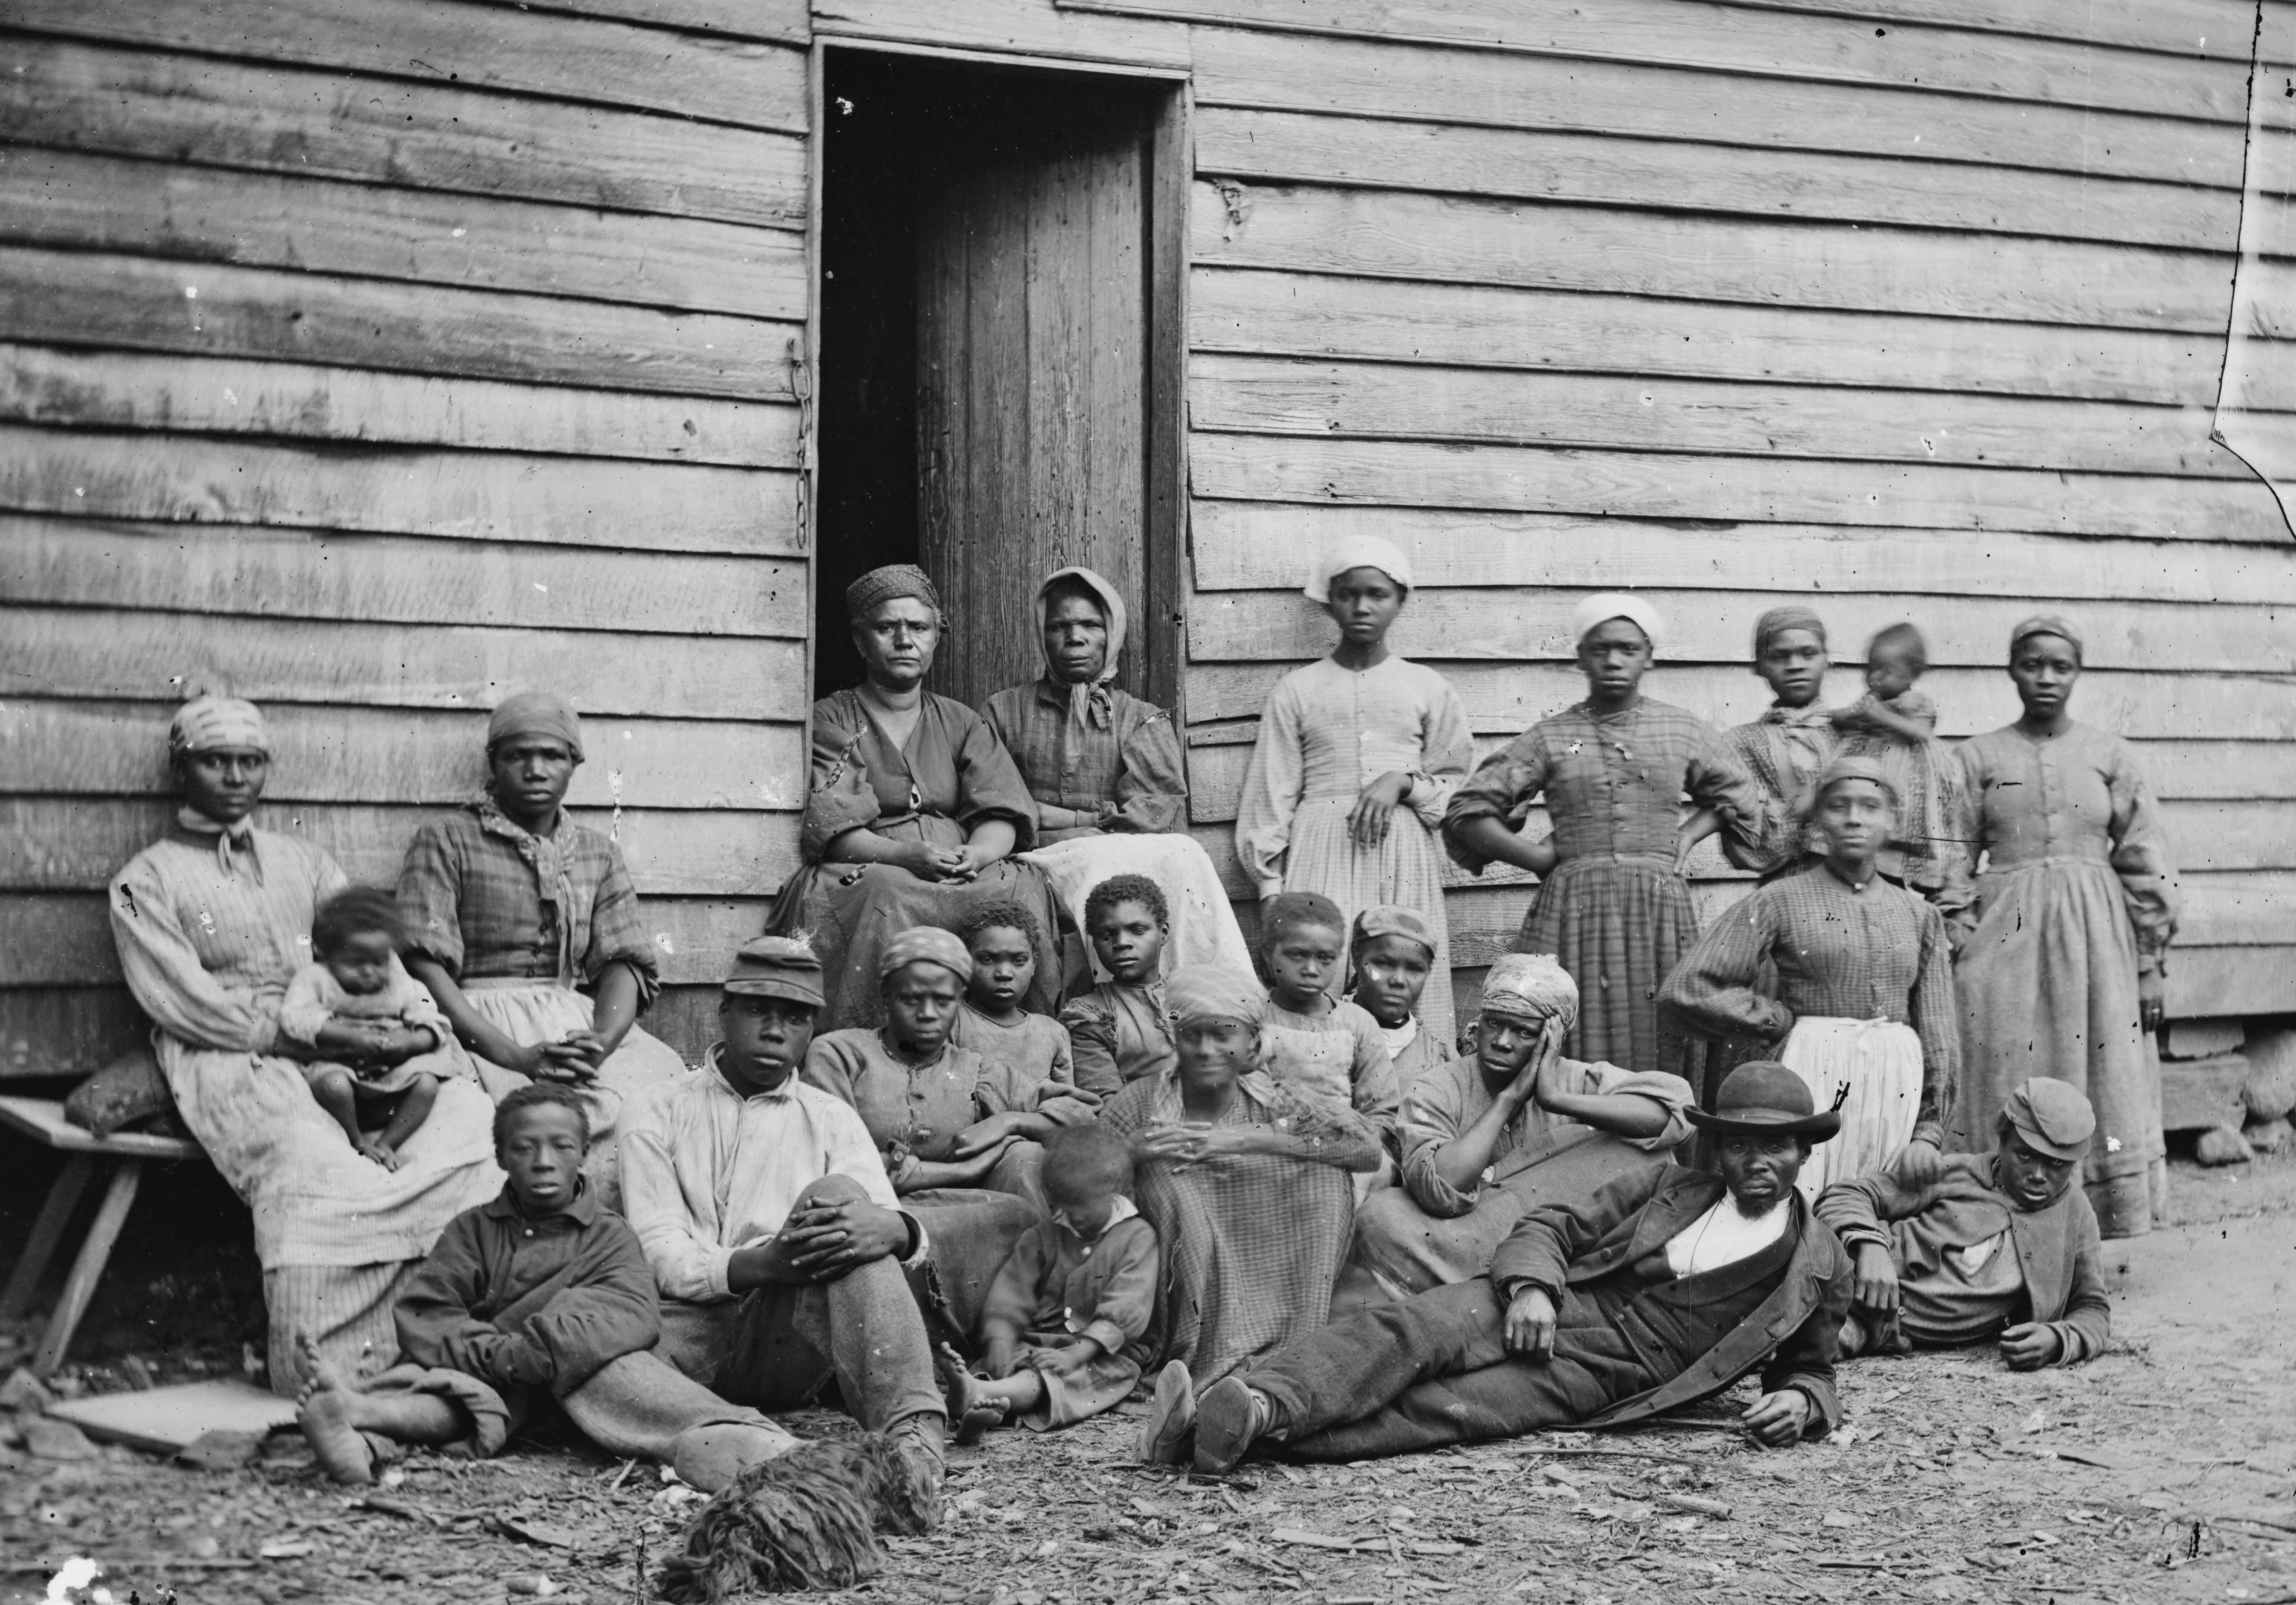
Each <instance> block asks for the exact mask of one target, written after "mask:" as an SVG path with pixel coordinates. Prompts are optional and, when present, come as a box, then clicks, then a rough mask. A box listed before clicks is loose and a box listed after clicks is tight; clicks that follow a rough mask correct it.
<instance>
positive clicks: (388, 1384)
mask: <svg viewBox="0 0 2296 1605" xmlns="http://www.w3.org/2000/svg"><path fill="white" fill-rule="evenodd" d="M589 1147H590V1126H589V1119H588V1116H587V1114H586V1111H585V1110H584V1107H583V1102H582V1095H581V1094H580V1093H578V1092H576V1091H575V1090H574V1089H572V1088H570V1087H568V1086H565V1085H562V1084H559V1083H556V1082H549V1081H537V1082H535V1083H533V1084H531V1085H527V1086H523V1087H521V1088H519V1089H518V1090H517V1091H516V1092H514V1093H512V1094H511V1095H510V1096H509V1097H507V1098H505V1099H504V1100H503V1101H502V1104H501V1106H500V1107H499V1108H498V1109H497V1110H496V1111H495V1157H496V1160H497V1161H498V1162H499V1163H500V1164H501V1166H502V1167H503V1169H504V1171H506V1172H507V1173H508V1174H509V1176H510V1180H509V1183H508V1184H507V1185H505V1186H504V1189H503V1191H502V1193H501V1196H499V1197H498V1198H496V1199H495V1200H494V1201H493V1202H491V1203H487V1204H482V1205H480V1206H479V1208H475V1209H469V1210H465V1211H464V1212H463V1214H461V1215H459V1216H455V1219H454V1220H452V1221H450V1222H448V1223H447V1229H446V1231H445V1232H442V1233H440V1234H439V1241H438V1242H437V1244H436V1245H434V1246H433V1247H432V1249H431V1250H430V1254H429V1255H428V1256H427V1257H425V1258H424V1260H423V1261H422V1266H421V1268H420V1269H419V1270H417V1271H416V1272H415V1273H414V1279H413V1281H412V1282H410V1283H409V1285H408V1287H407V1290H406V1294H405V1295H404V1296H403V1297H402V1298H400V1299H399V1301H398V1307H397V1309H396V1310H395V1312H394V1318H395V1320H396V1322H397V1325H398V1348H399V1355H400V1363H398V1365H395V1366H393V1367H392V1368H391V1369H390V1370H389V1371H387V1372H383V1373H382V1374H381V1376H379V1377H377V1378H375V1379H374V1380H373V1381H372V1382H370V1383H368V1384H367V1385H366V1386H365V1388H359V1387H357V1386H354V1385H353V1384H351V1383H350V1382H348V1380H345V1379H344V1378H343V1377H342V1376H341V1374H340V1372H337V1371H336V1370H335V1368H334V1367H333V1366H332V1364H331V1363H327V1362H325V1361H324V1360H323V1359H322V1358H321V1356H320V1355H319V1352H318V1348H317V1346H316V1344H314V1343H313V1342H311V1340H310V1339H309V1337H308V1335H307V1334H303V1335H300V1336H299V1339H298V1342H299V1344H300V1346H301V1349H302V1359H303V1363H304V1364H305V1366H306V1367H307V1368H308V1373H309V1376H310V1379H311V1380H310V1384H309V1386H308V1387H307V1388H305V1389H304V1390H303V1395H302V1398H301V1401H300V1402H301V1405H302V1408H301V1410H300V1411H299V1413H298V1417H297V1419H298V1421H299V1422H300V1424H301V1426H302V1429H303V1435H304V1437H307V1438H308V1439H309V1440H310V1444H311V1447H312V1449H313V1451H314V1452H315V1453H316V1454H317V1455H318V1457H319V1463H320V1464H321V1465H322V1466H324V1467H325V1468H326V1470H327V1471H328V1473H329V1475H331V1476H332V1477H333V1478H335V1479H336V1480H337V1481H338V1482H349V1483H367V1482H373V1480H374V1468H375V1466H376V1464H377V1463H379V1462H389V1461H394V1460H397V1459H398V1458H399V1457H400V1455H401V1454H403V1453H404V1449H403V1447H402V1445H414V1444H420V1445H444V1444H467V1445H469V1446H470V1448H471V1451H472V1452H473V1453H475V1454H481V1455H487V1454H496V1453H497V1452H498V1451H500V1450H501V1448H502V1447H503V1445H504V1443H505V1442H507V1441H508V1440H509V1438H510V1437H512V1435H513V1434H515V1433H518V1432H520V1431H522V1430H525V1429H530V1428H534V1427H538V1426H541V1425H544V1424H545V1423H546V1422H547V1421H550V1420H551V1419H552V1418H553V1417H554V1416H555V1415H556V1414H557V1413H558V1411H559V1410H560V1409H563V1411H564V1413H566V1415H567V1416H568V1417H569V1418H570V1419H571V1420H572V1421H573V1422H574V1423H575V1425H576V1426H578V1427H579V1428H581V1429H582V1430H583V1431H584V1432H585V1433H586V1434H587V1435H588V1436H589V1437H591V1438H592V1439H594V1441H595V1442H597V1443H598V1444H599V1445H601V1446H603V1447H604V1448H607V1449H610V1450H613V1451H615V1452H617V1453H620V1454H646V1455H652V1456H653V1457H655V1458H657V1459H661V1460H667V1461H669V1462H672V1463H674V1464H676V1466H677V1467H678V1469H679V1470H681V1471H682V1472H686V1473H690V1475H689V1478H688V1480H691V1481H696V1482H697V1483H699V1484H700V1485H701V1486H717V1484H718V1483H721V1482H722V1481H724V1480H725V1478H726V1476H727V1475H730V1469H731V1465H732V1464H734V1463H748V1462H754V1461H758V1460H765V1459H768V1458H770V1457H772V1456H773V1455H775V1454H779V1453H781V1452H782V1451H783V1450H784V1449H786V1448H787V1447H789V1446H790V1445H791V1443H792V1442H793V1441H794V1440H792V1439H791V1437H789V1436H788V1435H787V1434H785V1433H783V1432H782V1431H781V1430H780V1429H777V1428H775V1427H774V1426H773V1425H772V1424H771V1423H770V1422H768V1421H766V1419H765V1418H764V1417H763V1416H761V1415H759V1414H758V1413H757V1412H756V1411H754V1410H745V1409H742V1408H739V1407H737V1406H734V1405H730V1404H726V1403H725V1402H724V1401H722V1400H720V1399H718V1398H717V1397H716V1396H713V1395H712V1394H710V1393H709V1390H708V1389H706V1388H701V1386H699V1385H698V1384H696V1383H693V1382H690V1381H688V1380H686V1379H685V1378H684V1377H682V1376H680V1375H678V1373H677V1372H674V1371H672V1370H670V1369H669V1368H668V1366H667V1365H665V1364H663V1363H661V1362H660V1360H658V1359H656V1358H655V1357H654V1355H652V1352H650V1351H651V1350H652V1347H653V1344H654V1340H655V1339H656V1338H657V1337H659V1336H660V1331H661V1325H660V1321H659V1320H658V1319H657V1318H656V1315H655V1308H654V1285H653V1272H652V1269H651V1268H649V1267H648V1265H646V1261H645V1255H644V1251H643V1250H641V1249H640V1248H639V1247H638V1240H637V1238H636V1236H635V1234H634V1233H633V1232H631V1231H630V1229H629V1227H628V1226H627V1225H625V1224H623V1223H622V1221H621V1219H620V1217H619V1216H613V1215H610V1214H608V1213H607V1212H606V1211H605V1210H604V1209H603V1208H602V1207H601V1206H600V1204H599V1201H598V1199H597V1196H596V1194H595V1192H594V1191H593V1189H592V1188H591V1185H590V1183H588V1182H587V1181H586V1179H585V1178H584V1177H583V1175H582V1163H583V1159H584V1158H585V1156H586V1154H587V1153H588V1151H589ZM713 1468H716V1469H717V1470H718V1474H717V1475H714V1476H713V1475H712V1470H713Z"/></svg>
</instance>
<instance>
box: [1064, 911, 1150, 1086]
mask: <svg viewBox="0 0 2296 1605" xmlns="http://www.w3.org/2000/svg"><path fill="white" fill-rule="evenodd" d="M1084 929H1085V935H1086V937H1087V938H1088V939H1089V940H1090V941H1091V943H1092V951H1093V954H1094V956H1095V957H1096V958H1097V959H1099V961H1100V967H1101V968H1102V969H1103V970H1107V971H1108V975H1109V979H1107V980H1104V981H1103V982H1102V983H1101V984H1100V985H1099V986H1097V987H1094V988H1093V989H1092V990H1091V991H1089V992H1087V993H1084V994H1082V995H1079V996H1077V997H1072V998H1070V999H1069V1001H1068V1003H1067V1005H1066V1006H1065V1007H1064V1008H1062V1010H1061V1023H1062V1025H1063V1026H1065V1027H1067V1028H1068V1033H1069V1044H1070V1049H1071V1052H1073V1054H1074V1058H1075V1063H1076V1081H1077V1085H1078V1086H1080V1087H1082V1088H1084V1089H1085V1090H1086V1091H1087V1092H1093V1093H1101V1094H1103V1095H1106V1094H1109V1093H1115V1092H1117V1091H1119V1089H1121V1088H1122V1087H1123V1086H1124V1085H1125V1084H1126V1083H1128V1082H1132V1081H1137V1080H1139V1079H1140V1078H1141V1077H1144V1076H1156V1075H1160V1074H1162V1073H1163V1072H1164V1071H1166V1070H1169V1069H1171V1068H1172V1066H1173V1064H1174V1062H1175V1060H1174V1057H1173V1052H1172V1025H1171V1022H1170V1021H1169V1020H1166V1019H1165V1018H1164V982H1163V979H1162V978H1163V968H1164V939H1165V938H1166V937H1168V936H1169V935H1170V934H1171V929H1172V914H1171V908H1170V905H1168V904H1167V903H1166V902H1165V901H1164V891H1163V888H1161V887H1160V886H1158V885H1157V884H1156V883H1155V882H1154V881H1153V880H1149V879H1148V877H1147V876H1145V875H1111V876H1110V877H1109V878H1108V879H1107V880H1103V881H1102V882H1101V883H1100V884H1099V885H1097V886H1095V887H1094V888H1092V890H1091V891H1090V892H1088V893H1087V894H1086V897H1085V900H1084Z"/></svg>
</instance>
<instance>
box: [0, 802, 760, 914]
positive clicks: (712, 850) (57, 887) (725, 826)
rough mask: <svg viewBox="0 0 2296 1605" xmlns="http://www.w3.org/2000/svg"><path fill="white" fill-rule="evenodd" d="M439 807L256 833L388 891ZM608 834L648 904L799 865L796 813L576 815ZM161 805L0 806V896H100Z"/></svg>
mask: <svg viewBox="0 0 2296 1605" xmlns="http://www.w3.org/2000/svg"><path fill="white" fill-rule="evenodd" d="M439 812H440V810H439V809H437V808H414V807H399V806H392V807H373V806H369V805H365V804H360V803H289V804H281V805H277V806H275V807H266V808H265V809H263V810H262V812H261V814H260V815H258V819H257V823H258V824H259V825H260V826H261V827H262V828H264V829H266V830H271V831H282V832H284V833H285V834H287V835H290V836H299V837H301V838H303V839H305V840H307V841H310V842H314V843H316V844H317V845H318V846H319V847H321V848H324V850H325V851H326V852H328V853H329V854H331V855H332V856H333V858H334V860H335V862H336V863H337V864H341V865H342V867H343V872H344V873H345V874H347V875H348V876H349V877H350V878H351V879H352V880H357V881H361V882H364V883H365V884H367V885H371V886H389V885H391V884H393V883H394V882H396V881H397V880H398V867H399V864H400V862H401V861H402V860H403V859H404V858H405V856H406V844H407V843H408V842H410V841H412V840H413V839H414V832H415V831H416V830H417V829H418V828H419V827H420V826H421V825H422V822H423V821H424V820H425V819H429V818H434V817H436V816H437V815H439ZM571 812H572V814H573V815H574V817H575V819H576V820H577V821H578V822H579V823H583V824H586V825H589V826H591V827H592V828H594V829H595V830H600V831H607V832H609V833H610V834H611V835H612V836H613V838H614V839H615V842H616V844H617V845H618V846H619V847H620V848H621V851H622V859H623V862H624V863H626V864H627V865H628V866H629V872H630V880H632V882H633V883H634V884H635V886H636V887H637V888H638V891H639V893H640V894H641V895H643V896H646V897H654V896H668V895H677V896H685V897H696V896H705V897H706V896H716V897H757V896H758V895H760V894H762V893H766V892H770V891H773V890H775V888H778V887H780V885H781V884H782V882H783V880H787V879H788V878H789V876H790V875H791V873H792V872H794V871H795V870H796V868H797V866H798V846H797V838H798V822H799V815H795V814H768V813H758V812H734V811H732V810H726V811H723V812H720V811H717V810H711V809H689V810H676V811H670V810H663V809H655V808H624V809H620V810H619V811H617V810H614V809H610V808H576V809H573V810H571ZM175 813H176V804H175V802H174V800H173V799H171V798H108V797H104V798H57V797H9V798H0V890H5V891H98V890H101V889H102V888H103V887H104V886H106V885H107V884H108V883H109V882H110V881H111V877H112V876H114V875H116V874H118V873H119V870H120V868H121V867H122V866H123V865H124V864H127V861H128V860H129V859H130V858H133V857H134V856H135V855H136V854H137V853H139V852H142V851H143V848H145V847H146V846H147V845H149V844H150V843H151V842H152V841H154V840H157V839H159V837H160V834H161V833H162V832H163V831H165V830H166V829H167V828H168V823H170V822H171V821H172V820H173V819H174V817H175Z"/></svg>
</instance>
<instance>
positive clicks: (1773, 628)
mask: <svg viewBox="0 0 2296 1605" xmlns="http://www.w3.org/2000/svg"><path fill="white" fill-rule="evenodd" d="M1788 630H1808V632H1809V633H1810V634H1811V635H1815V636H1816V637H1817V643H1818V645H1820V646H1824V645H1825V619H1823V618H1819V617H1818V616H1817V610H1816V609H1815V608H1806V607H1804V606H1802V604H1801V603H1800V602H1788V603H1786V605H1785V606H1784V607H1782V608H1772V609H1771V610H1769V611H1768V612H1767V613H1765V614H1763V615H1762V616H1761V617H1760V618H1757V619H1756V620H1754V656H1755V657H1757V658H1759V657H1760V656H1761V655H1762V654H1763V653H1764V652H1766V651H1769V648H1770V643H1771V642H1773V641H1775V640H1776V639H1777V638H1778V637H1779V636H1781V635H1784V634H1785V633H1786V632H1787V631H1788Z"/></svg>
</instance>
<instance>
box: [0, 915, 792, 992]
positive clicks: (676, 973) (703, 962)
mask: <svg viewBox="0 0 2296 1605" xmlns="http://www.w3.org/2000/svg"><path fill="white" fill-rule="evenodd" d="M107 903H108V899H107V898H106V897H105V896H104V894H103V893H102V892H17V893H14V894H12V895H11V896H10V897H9V898H8V919H7V921H5V922H4V923H0V988H6V987H104V986H111V985H115V984H117V983H118V982H119V979H120V970H119V950H118V949H117V948H116V947H115V946H113V945H112V939H111V913H110V910H109V908H108V906H107ZM770 907H771V904H770V903H769V902H768V901H767V900H766V899H764V898H734V897H722V898H700V897H645V898H641V899H640V900H639V906H638V916H639V919H640V921H642V922H643V924H644V927H645V929H646V932H647V934H648V935H649V936H650V937H651V938H652V940H653V946H654V962H655V964H656V966H657V967H658V970H659V972H660V976H661V979H663V980H664V981H665V982H678V983H685V984H692V983H706V982H714V981H718V980H722V979H725V975H726V969H727V968H728V967H729V965H730V964H731V962H732V960H733V957H734V953H735V952H736V951H737V950H738V949H739V948H740V947H741V946H742V943H743V942H746V941H748V940H749V939H750V938H751V937H754V936H756V935H757V934H758V932H759V931H761V930H763V929H765V924H766V914H767V910H768V909H769V908H770Z"/></svg>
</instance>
